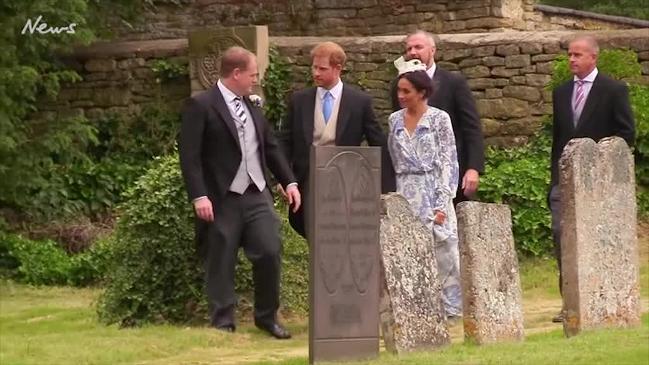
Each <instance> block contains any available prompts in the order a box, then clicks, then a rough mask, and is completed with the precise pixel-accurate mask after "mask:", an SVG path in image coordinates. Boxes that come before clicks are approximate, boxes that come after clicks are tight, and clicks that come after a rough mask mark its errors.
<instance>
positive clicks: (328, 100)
mask: <svg viewBox="0 0 649 365" xmlns="http://www.w3.org/2000/svg"><path fill="white" fill-rule="evenodd" d="M333 104H334V100H333V95H331V93H330V92H329V91H327V92H326V93H325V95H324V102H323V103H322V115H323V116H324V120H325V124H327V122H328V121H329V117H330V116H331V109H332V108H333Z"/></svg>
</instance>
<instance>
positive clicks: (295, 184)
mask: <svg viewBox="0 0 649 365" xmlns="http://www.w3.org/2000/svg"><path fill="white" fill-rule="evenodd" d="M291 186H295V187H296V188H297V183H296V182H292V183H290V184H288V185H286V190H288V188H290V187H291Z"/></svg>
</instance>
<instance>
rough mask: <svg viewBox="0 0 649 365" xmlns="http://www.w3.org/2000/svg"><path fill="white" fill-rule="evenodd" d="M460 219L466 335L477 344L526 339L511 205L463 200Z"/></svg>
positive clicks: (458, 209) (459, 211)
mask: <svg viewBox="0 0 649 365" xmlns="http://www.w3.org/2000/svg"><path fill="white" fill-rule="evenodd" d="M457 220H458V233H459V238H460V275H461V278H462V299H463V303H462V304H463V312H464V337H465V338H466V339H467V340H469V341H471V342H474V343H477V344H485V343H493V342H498V341H508V340H522V339H523V338H524V333H523V309H522V295H521V282H520V277H519V270H518V258H517V256H516V248H515V247H514V235H513V233H512V217H511V212H510V210H509V207H508V206H507V205H503V204H486V203H479V202H470V201H467V202H462V203H460V204H458V206H457Z"/></svg>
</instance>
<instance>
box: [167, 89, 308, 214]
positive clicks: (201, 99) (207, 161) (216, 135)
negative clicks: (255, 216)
mask: <svg viewBox="0 0 649 365" xmlns="http://www.w3.org/2000/svg"><path fill="white" fill-rule="evenodd" d="M244 101H245V103H246V105H247V106H248V110H249V111H250V113H251V114H252V120H253V121H254V123H255V130H256V132H257V138H258V140H259V152H260V158H261V164H262V168H263V169H264V171H266V170H267V169H269V170H270V171H271V172H272V173H273V175H274V176H275V178H277V180H278V181H279V182H280V183H281V184H282V185H283V186H284V187H286V185H287V184H289V183H291V182H295V181H296V180H295V178H294V176H293V173H292V172H291V169H290V168H289V165H288V163H287V161H286V158H285V157H284V155H283V154H282V153H281V149H280V147H279V145H278V144H277V140H276V139H275V137H274V136H273V133H272V130H271V128H270V127H269V125H268V122H267V121H266V118H264V116H263V114H262V113H261V110H260V109H259V108H257V107H254V106H253V105H252V104H251V103H250V100H249V99H248V98H244ZM179 150H180V151H179V152H180V167H181V170H182V173H183V177H184V179H185V185H186V187H187V192H188V194H189V199H190V200H193V199H195V198H197V197H200V196H207V197H209V198H210V199H211V200H212V202H214V200H217V201H218V199H221V198H223V196H225V194H227V192H228V191H229V189H230V184H232V180H234V177H235V176H236V174H237V170H238V169H239V164H240V163H241V158H242V154H241V147H240V146H239V138H238V136H237V130H236V126H235V123H234V120H233V119H232V116H231V115H230V111H229V110H228V107H227V105H226V103H225V100H224V99H223V95H221V91H220V90H219V88H218V87H217V86H214V87H212V88H211V89H209V90H207V91H205V92H202V93H200V94H198V95H196V96H194V97H192V98H190V99H189V100H188V101H187V104H186V106H185V108H184V110H183V113H182V126H181V129H180V141H179ZM266 183H267V184H268V181H267V182H266Z"/></svg>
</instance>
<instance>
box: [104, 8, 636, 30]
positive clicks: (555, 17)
mask: <svg viewBox="0 0 649 365" xmlns="http://www.w3.org/2000/svg"><path fill="white" fill-rule="evenodd" d="M153 3H154V4H155V5H156V6H155V8H154V9H151V10H150V11H148V12H146V13H145V14H143V15H142V16H141V17H140V18H139V20H140V21H135V22H134V23H133V25H134V28H130V27H129V28H127V27H125V26H120V24H119V22H116V24H115V30H116V32H117V34H118V36H119V37H120V38H121V39H123V40H150V39H169V38H186V37H187V35H188V33H189V32H190V31H191V30H193V29H196V28H199V27H208V26H224V27H231V26H247V25H268V28H269V32H270V34H272V35H276V36H305V35H308V36H325V35H326V36H369V35H388V34H403V33H407V32H409V31H412V30H414V29H425V30H428V31H431V32H435V33H479V32H501V31H504V30H556V29H590V30H595V29H597V30H602V29H626V28H632V27H638V26H637V25H636V26H633V25H629V24H625V23H624V22H620V21H614V20H603V19H601V18H598V17H594V16H593V15H580V16H578V15H574V14H566V13H557V12H548V11H541V10H539V9H538V8H537V7H536V5H535V4H536V1H535V0H428V1H421V0H354V1H349V0H317V1H315V0H275V1H262V0H180V1H177V4H174V3H172V2H170V1H168V0H167V1H154V2H153Z"/></svg>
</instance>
